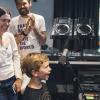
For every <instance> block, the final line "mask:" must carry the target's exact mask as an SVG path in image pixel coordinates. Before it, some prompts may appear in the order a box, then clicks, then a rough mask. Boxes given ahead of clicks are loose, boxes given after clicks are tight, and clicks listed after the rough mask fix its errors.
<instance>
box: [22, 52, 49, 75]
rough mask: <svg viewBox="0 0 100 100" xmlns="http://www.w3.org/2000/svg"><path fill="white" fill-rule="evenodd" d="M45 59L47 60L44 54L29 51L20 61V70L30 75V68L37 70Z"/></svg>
mask: <svg viewBox="0 0 100 100" xmlns="http://www.w3.org/2000/svg"><path fill="white" fill-rule="evenodd" d="M46 61H49V58H48V56H47V55H46V54H43V53H30V54H28V55H27V56H26V57H25V58H24V59H23V61H22V71H23V73H26V75H27V76H28V77H32V70H34V71H39V69H40V67H41V65H42V64H43V63H44V62H46Z"/></svg>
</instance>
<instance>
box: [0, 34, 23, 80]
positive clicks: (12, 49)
mask: <svg viewBox="0 0 100 100" xmlns="http://www.w3.org/2000/svg"><path fill="white" fill-rule="evenodd" d="M14 75H15V76H16V78H20V79H21V78H22V72H21V68H20V55H19V53H18V48H17V44H16V41H15V38H14V36H13V35H12V34H11V33H9V32H5V33H3V35H2V45H0V81H2V80H6V79H8V78H11V77H12V76H14Z"/></svg>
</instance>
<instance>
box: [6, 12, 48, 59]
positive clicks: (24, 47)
mask: <svg viewBox="0 0 100 100" xmlns="http://www.w3.org/2000/svg"><path fill="white" fill-rule="evenodd" d="M31 15H33V16H34V17H35V27H36V28H37V29H38V30H39V32H42V31H46V27H45V20H44V17H43V16H41V15H38V14H33V13H30V14H29V16H31ZM27 20H28V18H22V17H21V16H17V17H14V18H12V20H11V23H10V26H9V29H8V31H10V32H11V33H13V34H19V33H20V32H21V31H22V30H23V28H24V27H25V25H26V23H27ZM18 48H19V52H20V55H21V58H22V59H23V58H24V57H25V56H26V55H27V54H28V53H31V52H41V50H40V49H41V45H40V43H39V41H38V39H37V37H36V35H35V33H34V32H33V31H30V32H29V33H28V35H27V36H26V37H25V38H24V39H23V40H22V42H21V43H20V44H19V45H18Z"/></svg>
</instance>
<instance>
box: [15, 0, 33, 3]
mask: <svg viewBox="0 0 100 100" xmlns="http://www.w3.org/2000/svg"><path fill="white" fill-rule="evenodd" d="M18 1H21V0H15V3H17V2H18ZM27 1H28V2H29V3H30V2H32V0H27Z"/></svg>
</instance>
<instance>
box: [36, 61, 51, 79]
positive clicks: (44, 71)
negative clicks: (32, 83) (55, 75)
mask: <svg viewBox="0 0 100 100" xmlns="http://www.w3.org/2000/svg"><path fill="white" fill-rule="evenodd" d="M50 72H51V68H50V66H49V61H46V62H44V63H43V64H42V66H41V67H40V69H39V72H38V78H40V79H41V80H48V78H49V74H50Z"/></svg>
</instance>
